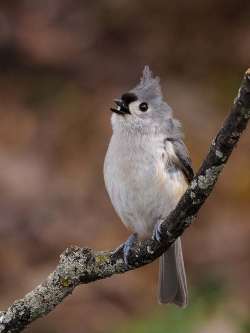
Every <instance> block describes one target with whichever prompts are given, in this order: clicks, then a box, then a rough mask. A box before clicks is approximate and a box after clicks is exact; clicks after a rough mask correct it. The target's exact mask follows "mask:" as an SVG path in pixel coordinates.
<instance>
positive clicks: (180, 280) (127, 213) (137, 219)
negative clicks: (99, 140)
mask: <svg viewBox="0 0 250 333" xmlns="http://www.w3.org/2000/svg"><path fill="white" fill-rule="evenodd" d="M116 103H117V105H118V107H117V109H112V111H114V113H113V115H112V119H111V120H112V128H113V135H112V137H111V140H110V144H109V147H108V151H107V154H106V157H105V162H104V180H105V185H106V189H107V191H108V193H109V196H110V199H111V202H112V204H113V206H114V208H115V210H116V212H117V214H118V215H119V217H120V218H121V220H122V222H123V223H124V224H125V225H126V226H127V227H129V228H130V229H131V230H132V231H133V232H136V233H137V234H138V235H139V236H140V237H151V236H152V233H153V229H154V227H155V224H156V223H158V222H159V221H160V220H162V219H163V218H164V217H166V216H167V215H168V214H169V213H170V211H171V210H173V209H174V208H175V206H176V204H177V203H178V201H179V199H180V198H181V196H182V194H183V193H184V192H185V190H186V188H187V186H188V183H189V182H190V181H191V179H192V178H193V170H192V166H191V161H190V158H189V156H188V152H187V149H186V147H185V145H184V143H183V141H182V132H181V126H180V123H179V122H178V121H177V120H176V119H174V118H173V115H172V110H171V108H170V107H169V105H168V104H167V103H166V102H164V101H163V98H162V92H161V87H160V83H159V78H153V77H152V73H151V71H150V70H149V68H148V67H147V66H146V67H145V69H144V71H143V76H142V79H141V81H140V83H139V84H138V85H137V86H136V87H135V88H134V89H132V90H130V91H129V93H127V94H124V95H123V96H122V98H121V100H119V101H116ZM142 104H144V105H142ZM159 301H160V302H161V303H175V304H177V305H179V306H185V305H186V304H187V285H186V276H185V268H184V262H183V257H182V249H181V240H180V239H178V240H177V241H176V242H175V244H174V245H173V246H172V247H171V248H170V249H169V250H168V251H167V252H166V253H165V254H164V255H163V256H162V257H161V259H160V283H159Z"/></svg>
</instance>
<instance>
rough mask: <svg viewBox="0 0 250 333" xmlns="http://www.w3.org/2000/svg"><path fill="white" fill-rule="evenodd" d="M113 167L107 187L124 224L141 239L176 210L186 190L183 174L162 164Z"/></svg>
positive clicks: (149, 162)
mask: <svg viewBox="0 0 250 333" xmlns="http://www.w3.org/2000/svg"><path fill="white" fill-rule="evenodd" d="M141 162H142V161H139V163H138V164H137V163H134V161H133V163H130V162H129V161H127V162H126V163H123V165H114V164H113V165H112V168H111V169H110V170H109V171H108V172H109V173H110V175H109V176H108V177H106V178H108V179H109V181H108V182H107V181H106V187H107V190H108V192H109V196H110V198H111V201H112V204H113V206H114V208H115V210H116V212H117V213H118V215H119V216H120V218H121V220H122V222H123V223H124V224H125V225H126V226H127V227H129V228H130V229H131V230H132V231H134V232H137V233H138V234H139V235H140V236H141V237H147V236H150V235H152V232H153V228H154V226H155V224H156V223H157V222H158V221H159V220H160V219H162V218H164V217H166V216H167V215H168V214H169V212H170V211H171V210H172V209H173V208H174V207H175V205H176V204H177V202H178V200H179V198H180V197H181V195H182V194H183V193H184V191H185V189H186V188H187V184H186V181H185V178H184V176H183V174H182V172H181V171H179V170H178V169H176V171H175V172H172V173H171V174H170V173H168V172H166V169H165V167H164V165H163V164H162V163H156V162H155V161H147V162H148V163H145V164H142V163H141Z"/></svg>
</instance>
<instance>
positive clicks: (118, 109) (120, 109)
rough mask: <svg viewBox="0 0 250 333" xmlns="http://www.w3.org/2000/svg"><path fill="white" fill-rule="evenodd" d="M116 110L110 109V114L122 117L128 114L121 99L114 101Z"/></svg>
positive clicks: (127, 108)
mask: <svg viewBox="0 0 250 333" xmlns="http://www.w3.org/2000/svg"><path fill="white" fill-rule="evenodd" d="M114 102H115V104H116V105H117V107H116V108H110V110H111V111H112V112H115V113H117V114H119V115H122V116H124V115H125V114H130V112H129V107H128V105H127V104H126V103H125V102H124V101H123V100H122V99H115V100H114Z"/></svg>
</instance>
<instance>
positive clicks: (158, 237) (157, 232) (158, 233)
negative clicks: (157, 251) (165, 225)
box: [152, 221, 163, 243]
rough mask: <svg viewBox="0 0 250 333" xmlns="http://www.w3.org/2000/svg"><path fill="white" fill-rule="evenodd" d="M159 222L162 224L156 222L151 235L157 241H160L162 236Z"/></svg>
mask: <svg viewBox="0 0 250 333" xmlns="http://www.w3.org/2000/svg"><path fill="white" fill-rule="evenodd" d="M161 224H162V222H161V221H160V222H158V223H156V225H155V227H154V231H153V237H152V238H153V239H154V240H155V241H157V242H158V243H161V241H162V238H163V237H162V231H161Z"/></svg>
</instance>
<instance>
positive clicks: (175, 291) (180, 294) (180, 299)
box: [159, 238, 188, 307]
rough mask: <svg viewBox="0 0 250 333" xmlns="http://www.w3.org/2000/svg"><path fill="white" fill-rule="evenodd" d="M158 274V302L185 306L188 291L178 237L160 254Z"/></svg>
mask: <svg viewBox="0 0 250 333" xmlns="http://www.w3.org/2000/svg"><path fill="white" fill-rule="evenodd" d="M159 275H160V276H159V278H160V281H159V302H160V303H162V304H165V303H174V304H176V305H178V306H181V307H185V306H186V305H187V298H188V291H187V281H186V273H185V267H184V261H183V256H182V248H181V239H180V238H178V239H177V240H176V241H175V243H174V244H173V245H172V246H171V247H170V248H169V249H168V250H167V252H165V253H164V254H163V255H162V256H161V258H160V274H159Z"/></svg>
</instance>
